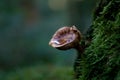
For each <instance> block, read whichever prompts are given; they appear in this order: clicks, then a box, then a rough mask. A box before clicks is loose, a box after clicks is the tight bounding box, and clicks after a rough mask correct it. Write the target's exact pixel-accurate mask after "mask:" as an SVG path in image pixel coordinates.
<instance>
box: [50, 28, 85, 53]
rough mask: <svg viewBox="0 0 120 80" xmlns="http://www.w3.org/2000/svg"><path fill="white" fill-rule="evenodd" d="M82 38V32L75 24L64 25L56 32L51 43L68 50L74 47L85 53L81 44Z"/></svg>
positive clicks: (55, 46) (60, 48)
mask: <svg viewBox="0 0 120 80" xmlns="http://www.w3.org/2000/svg"><path fill="white" fill-rule="evenodd" d="M81 39H82V35H81V32H80V31H79V30H78V29H77V28H76V27H75V26H72V27H62V28H60V29H58V30H57V31H56V32H55V34H54V35H53V37H52V39H51V40H50V42H49V45H51V46H52V47H54V48H57V49H59V50H68V49H71V48H74V49H76V50H77V51H78V52H80V53H81V52H82V53H83V48H82V46H81V45H80V44H79V42H80V41H81Z"/></svg>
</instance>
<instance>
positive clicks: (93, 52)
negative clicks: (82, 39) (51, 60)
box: [79, 0, 120, 80]
mask: <svg viewBox="0 0 120 80" xmlns="http://www.w3.org/2000/svg"><path fill="white" fill-rule="evenodd" d="M106 2H107V3H108V4H107V5H105V6H102V7H103V9H102V10H101V12H99V14H100V15H99V16H98V15H96V14H95V16H96V18H94V21H93V24H92V28H93V38H92V42H91V44H90V46H89V47H88V48H86V50H85V53H84V57H83V58H82V59H81V61H80V64H81V68H80V69H81V70H79V71H80V76H79V77H80V78H79V80H120V77H119V76H120V1H119V0H111V1H110V0H106ZM98 9H99V7H98ZM83 62H84V63H83Z"/></svg>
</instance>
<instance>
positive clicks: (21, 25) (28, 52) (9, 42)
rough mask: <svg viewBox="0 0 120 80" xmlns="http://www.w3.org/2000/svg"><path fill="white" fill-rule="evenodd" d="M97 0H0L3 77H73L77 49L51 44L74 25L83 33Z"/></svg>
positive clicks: (0, 79)
mask: <svg viewBox="0 0 120 80" xmlns="http://www.w3.org/2000/svg"><path fill="white" fill-rule="evenodd" d="M97 2H98V0H0V80H72V77H71V75H72V74H73V73H72V67H73V63H74V59H75V57H76V54H75V53H76V51H75V50H68V51H59V50H57V49H54V48H52V47H50V46H49V45H48V43H49V40H50V39H51V37H52V35H53V34H54V32H55V31H56V30H57V29H58V28H60V27H63V26H72V25H75V26H76V27H78V29H80V31H81V32H82V33H83V34H84V33H85V32H86V30H87V29H88V28H89V26H90V25H91V23H92V14H93V11H94V9H95V6H96V3H97Z"/></svg>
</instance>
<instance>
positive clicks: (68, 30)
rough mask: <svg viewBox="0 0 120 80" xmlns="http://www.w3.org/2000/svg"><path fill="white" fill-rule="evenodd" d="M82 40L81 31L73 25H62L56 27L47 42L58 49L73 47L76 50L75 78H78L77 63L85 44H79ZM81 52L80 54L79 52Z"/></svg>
mask: <svg viewBox="0 0 120 80" xmlns="http://www.w3.org/2000/svg"><path fill="white" fill-rule="evenodd" d="M81 40H82V35H81V32H80V31H79V30H78V29H77V28H76V27H75V26H72V27H66V26H65V27H62V28H60V29H58V30H57V31H56V32H55V34H54V35H53V37H52V39H51V40H50V42H49V45H51V46H52V47H54V48H57V49H59V50H68V49H71V48H74V49H76V50H77V51H78V53H77V58H76V60H75V63H74V72H75V74H74V77H75V79H78V78H79V69H78V68H79V67H78V66H79V65H80V63H79V62H80V59H81V58H82V55H83V54H82V53H83V52H84V48H85V46H84V45H82V44H79V42H80V41H81ZM80 53H81V54H80Z"/></svg>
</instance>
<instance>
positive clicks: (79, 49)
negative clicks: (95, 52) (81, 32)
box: [74, 44, 84, 54]
mask: <svg viewBox="0 0 120 80" xmlns="http://www.w3.org/2000/svg"><path fill="white" fill-rule="evenodd" d="M74 48H75V49H76V50H77V52H78V54H80V53H81V54H83V52H84V46H83V45H80V44H78V45H76V46H75V47H74Z"/></svg>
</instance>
